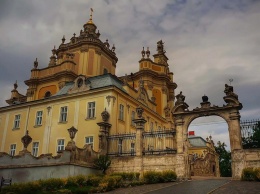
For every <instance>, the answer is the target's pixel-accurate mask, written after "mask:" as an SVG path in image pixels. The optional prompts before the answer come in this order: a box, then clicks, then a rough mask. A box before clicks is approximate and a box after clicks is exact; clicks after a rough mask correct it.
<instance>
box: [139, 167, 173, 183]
mask: <svg viewBox="0 0 260 194" xmlns="http://www.w3.org/2000/svg"><path fill="white" fill-rule="evenodd" d="M176 179H177V175H176V173H175V172H174V171H172V170H165V171H162V172H156V171H147V172H145V173H144V181H145V182H146V183H149V184H153V183H162V182H170V181H175V180H176Z"/></svg>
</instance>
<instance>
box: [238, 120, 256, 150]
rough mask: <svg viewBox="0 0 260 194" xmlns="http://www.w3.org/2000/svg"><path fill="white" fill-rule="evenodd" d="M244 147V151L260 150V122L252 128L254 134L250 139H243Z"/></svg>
mask: <svg viewBox="0 0 260 194" xmlns="http://www.w3.org/2000/svg"><path fill="white" fill-rule="evenodd" d="M242 145H243V148H244V149H248V148H260V122H257V123H256V124H255V125H254V126H253V127H252V134H251V135H250V134H249V136H248V137H242Z"/></svg>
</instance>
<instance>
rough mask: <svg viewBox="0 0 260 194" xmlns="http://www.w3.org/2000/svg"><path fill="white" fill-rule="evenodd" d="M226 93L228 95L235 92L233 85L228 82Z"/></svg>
mask: <svg viewBox="0 0 260 194" xmlns="http://www.w3.org/2000/svg"><path fill="white" fill-rule="evenodd" d="M224 92H225V94H226V95H227V96H228V95H230V94H232V93H233V86H229V85H227V84H225V90H224Z"/></svg>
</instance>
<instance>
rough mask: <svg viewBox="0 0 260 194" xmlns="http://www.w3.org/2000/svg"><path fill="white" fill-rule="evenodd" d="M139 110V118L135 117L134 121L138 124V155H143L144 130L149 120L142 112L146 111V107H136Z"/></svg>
mask: <svg viewBox="0 0 260 194" xmlns="http://www.w3.org/2000/svg"><path fill="white" fill-rule="evenodd" d="M136 112H137V116H138V118H137V119H134V120H133V122H134V123H135V124H136V141H135V142H136V143H135V145H136V148H135V150H136V156H142V155H143V131H144V124H145V123H146V122H147V121H146V120H145V119H144V118H143V116H142V114H143V112H144V109H143V108H141V107H138V108H136Z"/></svg>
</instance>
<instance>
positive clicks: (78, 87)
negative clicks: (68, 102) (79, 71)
mask: <svg viewBox="0 0 260 194" xmlns="http://www.w3.org/2000/svg"><path fill="white" fill-rule="evenodd" d="M90 88H91V86H90V82H89V81H88V79H87V78H86V77H85V76H84V75H80V76H78V77H77V78H76V79H75V80H74V85H73V87H71V88H70V89H69V90H68V93H69V94H73V93H78V92H83V91H88V90H90Z"/></svg>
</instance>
